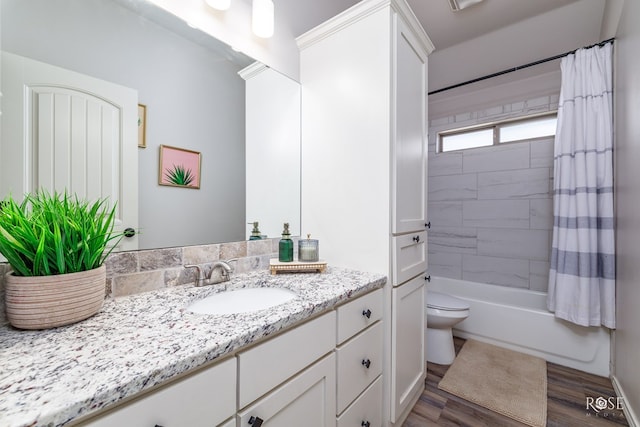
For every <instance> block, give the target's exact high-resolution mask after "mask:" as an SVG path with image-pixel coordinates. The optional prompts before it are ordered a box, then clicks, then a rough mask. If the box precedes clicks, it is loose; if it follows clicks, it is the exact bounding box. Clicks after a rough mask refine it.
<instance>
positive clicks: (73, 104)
mask: <svg viewBox="0 0 640 427" xmlns="http://www.w3.org/2000/svg"><path fill="white" fill-rule="evenodd" d="M2 77H3V81H2V89H3V99H2V102H3V105H2V111H3V123H2V124H3V126H2V139H1V140H0V158H1V159H2V172H0V174H1V175H0V196H1V197H4V196H5V195H7V194H9V193H11V194H13V195H14V197H16V198H21V196H22V195H23V194H24V193H28V192H32V191H35V190H36V189H39V188H44V189H47V190H49V191H58V192H62V191H65V190H66V191H68V192H69V193H71V194H77V195H78V196H79V197H80V198H83V199H87V200H96V199H98V198H107V199H108V200H109V202H110V203H112V204H113V203H116V204H117V209H116V227H117V229H118V230H123V229H125V228H133V229H134V230H137V228H138V148H137V120H138V118H137V103H138V94H137V91H135V90H133V89H129V88H126V87H123V86H119V85H116V84H113V83H109V82H105V81H102V80H98V79H95V78H93V77H89V76H85V75H82V74H79V73H76V72H72V71H68V70H65V69H62V68H58V67H54V66H52V65H49V64H45V63H42V62H38V61H34V60H31V59H28V58H24V57H20V56H17V55H13V54H10V53H7V52H3V54H2ZM137 245H138V239H137V237H135V236H134V237H131V238H125V239H123V240H122V242H121V244H120V246H119V248H118V249H119V250H133V249H137Z"/></svg>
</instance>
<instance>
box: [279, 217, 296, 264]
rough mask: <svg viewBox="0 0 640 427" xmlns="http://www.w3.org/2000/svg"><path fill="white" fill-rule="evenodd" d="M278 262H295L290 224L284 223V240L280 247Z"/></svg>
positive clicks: (281, 240) (281, 241)
mask: <svg viewBox="0 0 640 427" xmlns="http://www.w3.org/2000/svg"><path fill="white" fill-rule="evenodd" d="M278 261H280V262H292V261H293V240H291V233H290V232H289V223H288V222H285V223H284V230H283V231H282V239H280V244H279V245H278Z"/></svg>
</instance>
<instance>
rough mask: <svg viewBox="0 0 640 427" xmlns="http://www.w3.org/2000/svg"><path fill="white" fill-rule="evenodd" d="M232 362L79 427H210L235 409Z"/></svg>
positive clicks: (125, 405)
mask: <svg viewBox="0 0 640 427" xmlns="http://www.w3.org/2000/svg"><path fill="white" fill-rule="evenodd" d="M236 366H237V365H236V359H235V357H234V358H231V359H227V360H226V361H224V362H221V363H219V364H217V365H214V366H212V367H210V368H206V369H203V370H202V371H199V372H197V373H195V374H193V375H189V376H187V377H185V378H182V379H180V380H178V381H176V382H173V383H171V384H169V385H166V386H163V387H161V388H159V389H158V390H156V391H153V392H150V393H148V394H145V395H143V396H141V397H139V398H137V399H134V400H132V401H131V402H129V403H125V404H124V405H121V406H118V407H116V408H114V409H113V410H112V411H110V412H107V413H105V414H104V415H100V416H98V417H97V418H94V419H91V420H89V421H87V422H84V423H80V424H79V425H80V426H83V427H114V426H127V427H153V426H154V425H159V426H163V427H185V426H189V427H211V426H215V425H218V424H220V423H221V422H223V421H224V420H226V419H228V418H229V417H231V416H232V415H233V414H234V412H235V409H236Z"/></svg>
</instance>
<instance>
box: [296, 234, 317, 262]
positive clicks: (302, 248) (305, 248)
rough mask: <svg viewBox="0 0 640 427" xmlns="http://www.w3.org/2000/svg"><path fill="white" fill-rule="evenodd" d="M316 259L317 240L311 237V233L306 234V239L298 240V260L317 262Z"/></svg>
mask: <svg viewBox="0 0 640 427" xmlns="http://www.w3.org/2000/svg"><path fill="white" fill-rule="evenodd" d="M318 260H319V255H318V241H317V240H316V239H312V238H311V234H307V238H306V239H300V240H299V241H298V261H301V262H317V261H318Z"/></svg>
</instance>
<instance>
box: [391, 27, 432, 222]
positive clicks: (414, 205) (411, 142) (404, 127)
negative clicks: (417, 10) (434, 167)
mask: <svg viewBox="0 0 640 427" xmlns="http://www.w3.org/2000/svg"><path fill="white" fill-rule="evenodd" d="M394 22H395V25H396V31H395V38H396V40H395V49H394V56H395V58H394V59H395V60H394V62H393V64H394V67H393V68H394V82H395V92H394V98H395V99H394V101H395V105H394V107H395V108H394V109H393V110H392V111H393V114H392V116H393V117H394V118H395V120H394V121H393V123H392V126H393V127H394V129H393V135H394V136H395V138H394V140H393V141H392V144H391V146H392V153H393V154H392V155H393V159H392V161H391V164H392V174H391V175H392V177H391V179H392V186H391V188H392V200H391V206H392V215H393V220H392V221H391V224H392V230H391V231H392V233H393V234H401V233H407V232H410V231H418V230H424V229H425V223H426V210H427V203H426V197H427V192H426V189H427V131H426V126H425V122H426V119H427V106H426V99H427V92H426V81H427V55H426V53H424V52H423V50H422V49H421V48H420V47H419V44H418V41H417V39H416V38H415V36H414V35H413V34H412V33H411V32H410V31H409V30H408V28H406V25H405V24H404V22H403V21H402V20H401V19H399V18H398V17H397V15H394Z"/></svg>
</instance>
